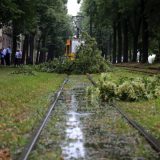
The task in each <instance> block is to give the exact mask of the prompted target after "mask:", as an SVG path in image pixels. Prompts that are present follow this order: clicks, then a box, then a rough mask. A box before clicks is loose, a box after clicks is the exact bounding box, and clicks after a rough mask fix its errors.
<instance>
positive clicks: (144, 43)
mask: <svg viewBox="0 0 160 160" xmlns="http://www.w3.org/2000/svg"><path fill="white" fill-rule="evenodd" d="M148 38H149V35H148V22H147V21H146V18H145V17H144V18H143V21H142V62H143V63H146V62H147V61H148Z"/></svg>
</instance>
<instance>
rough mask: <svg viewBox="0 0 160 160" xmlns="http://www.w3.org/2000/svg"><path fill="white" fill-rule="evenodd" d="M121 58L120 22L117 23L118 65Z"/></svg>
mask: <svg viewBox="0 0 160 160" xmlns="http://www.w3.org/2000/svg"><path fill="white" fill-rule="evenodd" d="M121 58H122V27H121V22H118V60H117V61H118V63H121Z"/></svg>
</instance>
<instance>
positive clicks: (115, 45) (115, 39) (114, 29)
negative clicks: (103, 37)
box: [112, 22, 117, 64]
mask: <svg viewBox="0 0 160 160" xmlns="http://www.w3.org/2000/svg"><path fill="white" fill-rule="evenodd" d="M116 51H117V28H116V23H115V22H114V24H113V60H112V63H113V64H114V63H116Z"/></svg>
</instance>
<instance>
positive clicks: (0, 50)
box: [0, 49, 4, 65]
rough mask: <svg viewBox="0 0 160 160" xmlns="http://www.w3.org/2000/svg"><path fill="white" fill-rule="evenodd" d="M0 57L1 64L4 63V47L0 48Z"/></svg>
mask: <svg viewBox="0 0 160 160" xmlns="http://www.w3.org/2000/svg"><path fill="white" fill-rule="evenodd" d="M0 58H1V65H4V55H3V49H0Z"/></svg>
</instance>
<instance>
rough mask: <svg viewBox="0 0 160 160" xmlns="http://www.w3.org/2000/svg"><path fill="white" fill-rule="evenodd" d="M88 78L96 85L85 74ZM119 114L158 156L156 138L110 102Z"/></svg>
mask: <svg viewBox="0 0 160 160" xmlns="http://www.w3.org/2000/svg"><path fill="white" fill-rule="evenodd" d="M87 77H88V79H89V80H90V81H91V83H92V84H93V85H94V86H97V84H96V82H95V81H94V80H93V79H92V77H91V75H90V74H87ZM111 106H113V107H114V108H115V109H116V110H117V111H118V112H119V113H120V114H121V115H122V117H124V118H125V119H126V120H127V122H128V123H129V124H130V125H131V126H132V127H134V128H135V129H136V130H138V132H139V133H140V135H141V136H143V137H144V138H145V139H146V141H147V142H148V143H149V144H150V145H151V147H152V148H153V149H154V150H155V151H156V152H157V153H158V155H159V156H160V142H159V140H157V139H156V138H155V137H154V136H153V135H151V134H149V133H148V132H147V131H146V130H145V129H144V128H143V127H142V126H141V125H140V124H138V123H137V122H136V121H134V120H132V119H130V118H129V117H128V116H127V114H126V113H124V112H123V111H122V110H121V109H120V108H119V107H118V106H116V105H115V104H113V103H112V104H111Z"/></svg>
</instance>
